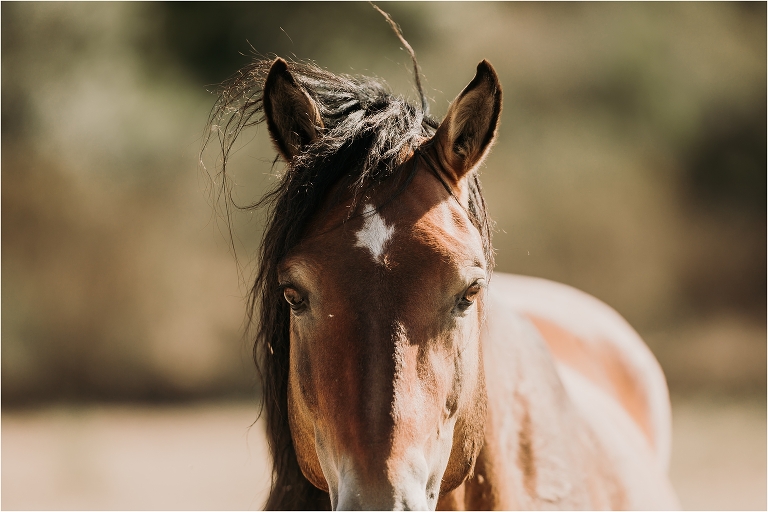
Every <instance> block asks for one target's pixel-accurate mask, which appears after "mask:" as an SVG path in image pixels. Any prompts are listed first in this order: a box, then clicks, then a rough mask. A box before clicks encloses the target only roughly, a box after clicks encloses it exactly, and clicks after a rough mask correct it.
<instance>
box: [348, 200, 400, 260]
mask: <svg viewBox="0 0 768 512" xmlns="http://www.w3.org/2000/svg"><path fill="white" fill-rule="evenodd" d="M363 216H364V217H363V218H364V219H365V220H364V223H363V227H362V228H361V229H360V231H358V232H357V233H356V234H355V236H357V243H356V244H355V247H363V248H365V249H368V250H369V251H370V252H371V256H373V259H374V260H375V261H376V262H377V263H383V262H384V258H383V256H384V246H385V245H386V244H387V242H388V241H389V239H390V238H392V233H394V232H395V228H394V227H393V226H387V223H386V222H384V218H383V217H382V216H381V215H379V212H377V211H376V209H375V208H374V207H373V206H372V205H370V204H368V205H366V206H365V209H364V210H363Z"/></svg>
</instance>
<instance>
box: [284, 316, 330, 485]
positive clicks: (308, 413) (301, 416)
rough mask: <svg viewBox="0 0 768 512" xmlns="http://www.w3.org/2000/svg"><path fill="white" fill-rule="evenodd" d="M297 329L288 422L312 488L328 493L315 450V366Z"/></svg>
mask: <svg viewBox="0 0 768 512" xmlns="http://www.w3.org/2000/svg"><path fill="white" fill-rule="evenodd" d="M306 341H308V340H302V337H301V336H300V333H299V332H297V329H296V326H295V325H292V326H291V356H290V372H289V380H288V421H289V424H290V427H291V437H292V438H293V445H294V449H295V451H296V457H297V459H298V462H299V467H300V468H301V472H302V473H303V474H304V476H305V477H306V478H307V480H309V481H310V482H311V483H312V485H314V486H315V487H317V488H319V489H322V490H324V491H326V492H327V491H328V483H327V482H326V480H325V476H324V475H323V471H322V468H321V466H320V461H319V459H318V456H317V450H316V447H315V419H314V416H315V414H316V410H317V397H316V394H315V386H314V382H313V374H312V365H311V362H310V360H309V357H308V354H307V351H306V350H305V349H304V348H303V343H305V342H306Z"/></svg>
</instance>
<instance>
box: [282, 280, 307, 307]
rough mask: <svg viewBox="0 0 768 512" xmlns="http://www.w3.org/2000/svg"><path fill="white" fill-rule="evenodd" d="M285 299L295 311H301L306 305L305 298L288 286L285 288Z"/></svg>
mask: <svg viewBox="0 0 768 512" xmlns="http://www.w3.org/2000/svg"><path fill="white" fill-rule="evenodd" d="M283 297H285V300H286V302H288V305H289V306H290V307H291V309H293V310H294V311H295V310H297V309H300V308H301V307H302V306H303V305H304V298H303V297H302V296H301V294H300V293H299V292H298V291H296V289H295V288H291V287H288V286H286V287H285V288H283Z"/></svg>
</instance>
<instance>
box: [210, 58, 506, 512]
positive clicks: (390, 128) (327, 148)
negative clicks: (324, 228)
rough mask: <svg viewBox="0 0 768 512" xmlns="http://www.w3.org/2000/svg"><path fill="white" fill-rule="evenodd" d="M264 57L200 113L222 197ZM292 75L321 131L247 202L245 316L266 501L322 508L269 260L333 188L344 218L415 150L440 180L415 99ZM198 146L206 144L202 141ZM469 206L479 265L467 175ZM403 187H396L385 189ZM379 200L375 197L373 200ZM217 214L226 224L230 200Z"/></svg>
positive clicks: (478, 200)
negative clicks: (303, 450) (251, 236)
mask: <svg viewBox="0 0 768 512" xmlns="http://www.w3.org/2000/svg"><path fill="white" fill-rule="evenodd" d="M271 63H272V61H271V60H268V59H256V60H255V61H254V62H253V63H251V64H250V65H249V66H247V67H246V68H244V69H243V70H241V71H240V72H239V73H238V74H237V75H235V76H234V77H233V78H231V79H230V80H228V81H227V82H225V83H224V84H222V88H221V90H220V91H219V99H218V101H217V103H216V105H215V106H214V108H213V110H212V113H211V115H210V117H209V123H208V132H207V133H208V135H207V136H206V139H205V141H206V142H205V143H206V144H207V142H208V141H209V140H210V138H211V137H214V136H215V137H216V138H217V139H218V142H219V144H220V146H221V151H222V159H221V166H220V169H219V173H218V176H219V177H220V178H221V179H220V184H221V185H220V187H221V190H220V193H223V195H224V197H225V200H227V201H231V196H230V190H229V189H228V186H229V185H228V179H227V174H226V172H227V169H226V166H227V162H228V158H229V154H230V151H231V150H232V147H233V145H234V143H235V140H236V139H237V137H238V136H239V135H240V133H241V132H242V131H243V130H244V129H245V128H247V127H249V126H253V125H256V124H260V123H262V122H264V121H265V117H264V108H263V86H264V81H265V79H266V76H267V74H268V72H269V68H270V66H271ZM289 69H290V72H291V74H292V75H293V76H294V78H295V79H296V81H297V82H298V83H299V84H300V85H301V87H303V88H304V90H305V91H306V92H307V94H308V95H309V96H310V97H311V98H312V99H313V100H314V102H315V103H316V105H317V107H318V111H319V112H320V115H321V117H322V121H323V125H324V128H322V129H321V133H320V135H321V136H320V137H318V138H317V139H316V140H315V141H314V142H312V143H311V144H309V145H308V146H306V147H305V148H303V149H302V151H301V152H300V153H299V154H298V155H296V156H295V157H294V158H293V159H292V160H291V161H290V162H288V165H287V168H286V170H285V172H284V174H283V175H282V176H281V178H280V179H279V181H278V183H277V184H276V186H275V187H274V188H273V189H272V190H271V191H269V192H268V193H267V194H265V195H264V196H263V197H262V198H261V199H260V200H259V201H257V202H256V203H254V204H252V205H250V206H248V207H246V209H259V208H265V209H266V211H267V222H266V227H265V230H264V234H263V237H262V244H261V249H260V258H259V260H258V264H257V267H256V272H255V273H256V277H255V279H254V282H253V285H252V287H251V290H250V293H249V298H248V308H247V311H248V325H249V328H248V330H249V331H252V332H253V339H254V348H253V355H254V360H255V362H256V364H257V368H258V369H259V372H260V377H261V381H262V394H263V407H264V413H265V419H266V434H267V440H268V443H269V446H270V452H271V455H272V459H273V485H272V490H271V493H270V496H269V499H268V501H267V503H266V508H267V509H288V508H307V507H309V508H315V509H320V508H328V507H330V501H329V497H328V494H327V493H324V492H323V491H320V490H318V489H316V488H315V487H314V486H313V485H312V484H311V483H310V482H309V481H308V480H307V479H306V478H305V477H304V475H303V474H302V472H301V469H300V467H299V464H298V461H297V458H296V453H295V448H294V445H293V440H292V438H291V433H290V427H289V420H288V406H287V402H288V398H287V392H288V375H289V345H290V342H289V320H290V313H289V308H288V305H287V304H286V302H285V301H284V299H283V298H282V293H281V291H280V290H279V287H278V280H277V275H278V264H279V263H280V261H282V260H283V259H284V258H285V256H286V255H287V254H288V252H289V251H290V250H291V249H292V248H294V247H295V246H296V245H298V243H299V242H300V241H301V239H302V236H303V235H304V233H305V231H306V228H307V225H308V223H309V222H310V220H311V219H312V218H313V217H315V216H316V215H317V214H319V213H320V210H321V207H322V205H323V204H324V203H326V204H327V199H328V196H329V194H330V193H331V191H332V190H334V189H335V190H338V191H339V197H337V198H335V200H333V199H334V198H332V201H331V204H334V203H335V204H338V202H339V201H341V200H342V199H343V197H349V196H350V195H351V197H352V208H350V213H349V217H350V218H351V217H352V215H353V214H355V213H362V212H360V211H358V209H357V205H358V204H359V203H360V202H361V201H363V200H364V199H365V198H367V197H369V196H370V195H371V194H372V193H373V191H374V189H376V188H377V187H378V186H379V185H381V184H383V183H385V182H393V181H396V182H401V183H403V185H404V186H406V185H407V184H408V183H409V176H412V175H413V173H414V172H415V170H416V165H414V166H404V165H403V163H404V161H405V160H406V159H407V158H409V157H411V156H412V155H414V153H415V156H416V159H417V160H419V161H421V162H422V163H425V164H426V165H425V166H426V168H427V169H429V170H430V171H431V172H432V173H433V174H434V175H435V176H436V177H437V178H438V179H439V180H440V181H441V182H442V183H443V185H444V186H445V187H446V189H449V191H450V187H449V185H448V184H447V182H446V180H445V179H444V178H443V176H442V174H441V172H440V170H439V169H437V168H435V167H434V166H432V165H430V163H429V161H428V160H427V159H423V158H421V155H420V153H419V151H420V147H421V146H422V145H423V143H424V142H425V141H428V140H429V139H430V137H431V136H432V135H434V132H435V129H436V127H437V126H438V123H437V122H436V121H435V120H434V119H432V118H430V117H428V116H426V115H425V114H424V112H423V110H422V108H421V107H420V106H416V105H413V104H412V103H410V102H408V101H407V100H406V99H404V98H402V97H399V96H394V95H392V94H391V93H390V92H389V91H388V88H387V86H386V84H385V83H384V82H383V81H380V80H377V79H373V78H369V77H359V76H349V75H336V74H333V73H331V72H329V71H327V70H324V69H322V68H319V67H317V66H315V65H312V64H307V63H300V62H293V63H290V64H289ZM204 147H205V144H204ZM468 184H469V204H468V215H469V218H470V220H471V221H472V223H473V224H474V225H475V227H476V228H477V229H478V231H479V232H480V234H481V237H482V239H483V247H484V253H485V256H486V260H487V268H488V270H489V273H490V270H491V268H492V265H493V250H492V247H491V241H490V238H491V223H490V220H489V217H488V215H487V213H486V207H485V202H484V199H483V196H482V192H481V189H480V182H479V180H478V178H477V175H476V174H475V175H474V176H472V177H471V178H470V179H469V180H468ZM400 191H402V190H395V191H394V192H393V194H392V195H393V196H394V195H397V193H399V192H400ZM379 206H381V205H379ZM225 212H226V222H227V225H228V226H229V225H230V219H229V204H228V203H227V207H226V210H225Z"/></svg>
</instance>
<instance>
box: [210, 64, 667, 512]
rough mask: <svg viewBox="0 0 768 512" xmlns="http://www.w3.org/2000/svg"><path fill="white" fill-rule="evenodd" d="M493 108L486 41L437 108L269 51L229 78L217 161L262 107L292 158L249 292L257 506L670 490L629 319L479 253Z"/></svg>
mask: <svg viewBox="0 0 768 512" xmlns="http://www.w3.org/2000/svg"><path fill="white" fill-rule="evenodd" d="M233 113H234V114H233ZM500 114H501V87H500V84H499V80H498V77H497V75H496V73H495V71H494V69H493V67H492V66H491V65H490V64H489V63H488V62H486V61H483V62H481V63H480V64H479V65H478V66H477V72H476V75H475V77H474V79H472V81H471V82H470V83H469V85H467V87H466V88H465V89H464V90H463V91H462V92H461V94H459V96H458V97H457V98H456V99H455V100H454V101H453V103H452V104H451V105H450V107H449V109H448V113H447V114H446V116H445V119H444V120H443V121H442V122H439V123H438V122H437V121H436V120H434V119H432V118H431V117H429V116H428V115H426V113H425V112H424V111H423V109H422V108H420V107H418V106H415V105H413V104H411V103H409V102H408V101H407V100H405V99H403V98H401V97H397V96H394V95H392V94H390V93H389V92H388V91H387V90H386V88H385V86H384V85H383V84H382V83H380V82H379V81H376V80H373V79H370V78H365V77H352V76H346V75H341V76H339V75H335V74H333V73H330V72H328V71H325V70H322V69H320V68H318V67H316V66H313V65H308V64H302V63H290V64H289V63H287V62H286V61H284V60H282V59H276V60H274V61H273V62H269V61H267V60H257V61H255V62H254V63H253V64H252V65H251V66H249V67H248V68H246V69H244V70H243V71H242V72H241V73H240V75H238V76H237V77H236V78H235V79H234V80H233V81H231V82H230V83H228V84H227V87H226V88H225V89H224V91H223V93H222V96H221V99H220V102H219V103H218V107H217V109H216V110H215V114H214V119H221V118H226V119H228V124H227V123H224V124H223V127H222V128H220V129H219V133H220V134H223V135H222V137H223V139H222V143H223V147H224V149H225V161H226V154H227V151H228V149H229V148H231V145H232V142H233V141H234V138H236V137H237V135H238V134H239V133H240V130H241V129H242V128H244V127H246V126H248V125H251V124H255V123H258V122H261V121H264V120H265V121H266V123H267V126H268V129H269V133H270V135H271V138H272V140H273V142H274V145H275V146H276V148H277V150H278V151H279V153H280V155H281V156H282V157H283V158H284V159H285V161H286V162H287V168H286V170H285V173H284V174H283V175H282V177H281V179H280V182H279V183H278V184H277V186H276V188H275V189H274V190H273V191H272V192H271V193H270V194H269V195H268V196H267V197H266V198H265V201H266V203H262V204H268V206H269V218H268V222H267V228H266V230H265V234H264V238H263V244H262V249H261V259H260V263H259V265H260V266H259V268H258V274H257V278H256V281H255V284H254V286H253V289H252V294H251V304H252V306H253V308H254V309H253V315H255V316H256V318H255V323H256V325H257V329H258V331H257V336H256V344H255V356H256V359H257V362H258V364H259V365H260V368H261V372H262V376H263V380H264V388H263V389H264V404H265V413H266V423H267V437H268V440H269V444H270V449H271V454H272V459H273V468H274V471H273V482H272V488H271V492H270V496H269V498H268V501H267V504H266V506H267V508H271V509H294V508H311V509H321V508H328V507H331V508H333V509H382V510H383V509H397V510H404V509H421V510H426V509H435V508H441V509H514V508H523V509H533V508H565V509H581V508H587V509H597V508H614V509H626V508H641V509H653V508H665V509H666V508H671V507H675V506H676V500H675V496H674V492H673V490H672V488H671V486H670V483H669V480H668V478H667V466H668V462H669V455H670V453H669V452H670V406H669V399H668V393H667V388H666V383H665V380H664V376H663V374H662V372H661V369H660V367H659V365H658V363H657V362H656V360H655V359H654V357H653V356H652V354H651V353H650V351H649V350H648V349H647V347H646V346H645V345H644V344H643V342H642V340H641V339H640V338H639V337H638V335H637V334H636V333H635V332H634V331H633V330H632V328H631V327H630V326H629V325H628V324H627V323H626V322H625V321H624V320H623V319H622V318H621V317H620V316H619V315H618V314H617V313H616V312H614V311H613V310H612V309H610V308H609V307H607V306H606V305H604V304H602V303H601V302H599V301H597V300H596V299H594V298H592V297H590V296H588V295H586V294H583V293H581V292H579V291H577V290H574V289H572V288H570V287H567V286H564V285H560V284H555V283H553V282H550V281H546V280H542V279H534V278H528V277H521V276H512V275H506V274H500V273H496V274H493V275H492V270H493V249H492V247H491V240H490V236H491V229H490V221H489V218H488V215H487V212H486V207H485V202H484V200H483V196H482V192H481V189H480V183H479V181H478V176H477V168H478V166H479V165H480V164H481V162H482V161H483V158H484V157H485V155H486V154H487V153H488V151H489V149H490V147H491V145H492V143H493V140H494V137H495V133H496V128H497V126H498V123H499V117H500ZM215 116H218V117H215ZM226 116H229V117H226Z"/></svg>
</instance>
